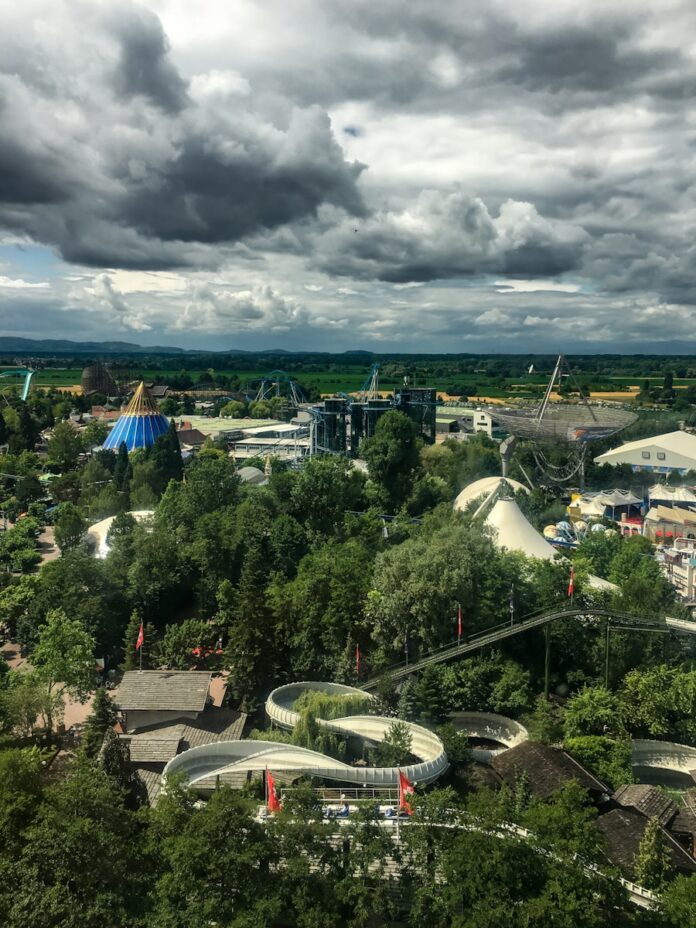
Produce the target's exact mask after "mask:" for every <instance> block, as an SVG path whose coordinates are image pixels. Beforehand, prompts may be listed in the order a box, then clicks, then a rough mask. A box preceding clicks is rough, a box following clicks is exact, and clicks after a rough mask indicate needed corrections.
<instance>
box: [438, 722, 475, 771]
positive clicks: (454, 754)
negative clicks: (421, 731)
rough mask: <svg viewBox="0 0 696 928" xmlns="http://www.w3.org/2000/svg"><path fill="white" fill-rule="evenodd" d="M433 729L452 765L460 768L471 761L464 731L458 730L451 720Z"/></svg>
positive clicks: (467, 740)
mask: <svg viewBox="0 0 696 928" xmlns="http://www.w3.org/2000/svg"><path fill="white" fill-rule="evenodd" d="M435 731H436V734H437V735H438V736H439V738H440V740H441V741H442V743H443V744H444V746H445V753H446V754H447V759H448V760H449V762H450V764H451V765H452V766H453V767H455V768H461V767H465V766H466V765H467V764H470V763H471V761H472V759H473V755H472V753H471V748H470V747H469V739H468V737H467V735H466V732H463V731H459V730H458V729H457V728H455V727H454V725H453V724H452V723H451V722H447V723H446V724H445V725H439V726H438V727H437V728H436V730H435Z"/></svg>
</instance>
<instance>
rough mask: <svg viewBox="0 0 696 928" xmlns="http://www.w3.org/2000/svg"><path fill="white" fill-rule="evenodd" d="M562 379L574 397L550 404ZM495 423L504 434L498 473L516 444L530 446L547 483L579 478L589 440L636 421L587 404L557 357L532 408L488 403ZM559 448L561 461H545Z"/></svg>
mask: <svg viewBox="0 0 696 928" xmlns="http://www.w3.org/2000/svg"><path fill="white" fill-rule="evenodd" d="M564 378H566V379H567V380H569V381H570V382H571V383H572V384H573V386H574V387H575V389H576V390H577V392H578V395H579V401H578V402H577V403H563V404H552V403H551V395H552V393H553V392H554V389H560V387H561V385H562V383H563V380H564ZM486 411H487V412H488V413H489V414H490V416H491V417H492V418H493V419H495V421H496V422H498V423H500V425H501V426H502V427H503V428H504V429H505V430H506V431H507V432H509V434H510V437H509V438H507V439H505V441H504V442H503V443H502V444H501V447H500V454H501V457H502V460H503V476H507V470H508V467H509V464H510V459H511V457H512V454H513V452H514V451H515V449H516V447H517V445H518V443H519V442H524V443H527V444H530V445H531V447H532V454H533V456H534V461H535V463H536V465H537V467H538V468H539V470H540V471H541V473H542V474H543V475H544V476H545V477H546V479H547V480H548V481H549V482H551V483H559V484H560V483H567V482H568V481H569V480H571V479H572V478H573V477H574V476H575V475H576V474H579V477H580V482H581V484H582V482H583V476H584V467H585V459H586V456H587V451H588V448H589V446H590V444H591V443H592V442H593V441H598V440H599V439H602V438H609V437H610V436H611V435H614V434H615V433H616V432H620V431H621V429H624V428H626V427H627V426H629V425H631V424H632V423H633V422H635V420H636V419H637V416H636V414H635V413H633V412H630V411H629V410H626V409H618V408H614V409H608V408H606V407H599V406H592V405H591V404H590V403H589V402H588V400H587V398H586V397H585V396H584V395H583V392H582V389H581V388H580V385H579V384H578V382H577V381H576V379H575V377H574V375H573V372H572V371H571V369H570V367H569V365H568V362H567V361H566V359H565V357H564V356H563V355H562V354H561V355H559V356H558V359H557V361H556V365H555V367H554V369H553V373H552V374H551V378H550V380H549V382H548V385H547V387H546V391H545V393H544V397H543V399H542V401H541V403H540V404H539V405H538V406H537V407H531V408H527V409H501V408H500V407H496V406H493V407H488V408H487V410H486ZM559 448H561V449H564V450H565V452H566V461H565V462H564V463H563V464H560V465H559V464H555V463H553V462H552V461H551V460H550V456H549V455H550V450H551V449H554V450H556V451H558V450H559Z"/></svg>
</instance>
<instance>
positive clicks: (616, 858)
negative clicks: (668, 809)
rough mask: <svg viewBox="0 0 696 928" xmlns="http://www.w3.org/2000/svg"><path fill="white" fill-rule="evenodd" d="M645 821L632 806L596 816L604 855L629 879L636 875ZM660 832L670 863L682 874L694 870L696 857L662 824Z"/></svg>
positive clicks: (641, 814) (646, 823) (695, 868)
mask: <svg viewBox="0 0 696 928" xmlns="http://www.w3.org/2000/svg"><path fill="white" fill-rule="evenodd" d="M648 821H649V820H648V818H646V816H645V815H644V814H643V813H641V812H639V811H637V810H636V809H635V808H633V807H631V806H625V807H619V808H617V809H611V810H610V811H609V812H605V813H604V814H603V815H600V816H599V817H598V818H597V828H599V830H600V831H601V833H602V836H603V837H604V842H605V849H606V855H607V857H608V858H609V860H610V861H611V863H612V864H613V865H614V866H615V867H617V869H619V870H620V871H621V872H622V873H623V874H624V875H625V876H627V877H628V878H629V879H635V878H636V872H635V859H636V855H637V854H638V851H639V849H640V842H641V841H642V839H643V835H644V834H645V829H646V828H647V827H648ZM658 821H659V818H658ZM660 833H661V836H662V843H663V846H664V847H665V848H666V849H667V853H668V854H669V858H670V862H671V863H672V866H673V867H674V868H675V869H676V870H677V871H678V872H679V873H682V874H686V875H688V874H692V873H696V860H694V859H693V857H692V856H691V854H689V852H688V851H686V850H685V849H684V847H683V846H682V845H681V844H680V843H679V842H678V841H677V839H676V838H675V837H673V835H671V834H670V833H669V831H667V829H666V828H664V826H662V825H660Z"/></svg>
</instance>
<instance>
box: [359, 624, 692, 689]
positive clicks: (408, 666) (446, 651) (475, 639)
mask: <svg viewBox="0 0 696 928" xmlns="http://www.w3.org/2000/svg"><path fill="white" fill-rule="evenodd" d="M591 618H606V619H607V621H608V622H609V623H610V624H611V627H612V628H614V629H617V630H618V629H628V630H636V629H644V630H645V631H652V632H665V633H666V632H672V633H674V634H682V635H696V622H690V621H689V620H687V619H671V618H669V617H661V618H658V619H646V618H644V617H642V616H636V615H631V614H630V613H626V612H617V611H615V610H611V609H596V608H594V607H592V608H590V607H585V608H582V609H561V610H552V611H545V612H538V613H532V615H528V616H525V617H524V618H522V619H520V621H519V622H513V623H510V622H506V623H504V624H501V625H496V626H494V627H493V628H487V629H484V630H483V631H481V632H477V633H476V634H474V635H469V636H468V637H467V638H466V639H464V638H462V640H461V641H457V642H455V643H454V644H446V645H443V646H442V647H441V648H438V649H437V650H435V651H431V652H430V653H428V654H426V655H424V656H423V657H421V658H419V659H418V660H415V661H411V662H408V661H402V662H400V663H398V664H392V665H391V666H389V667H385V668H384V670H383V671H382V672H381V673H380V675H379V676H375V677H372V678H371V679H369V680H367V681H366V682H364V683H362V684H361V685H360V687H361V689H363V690H368V691H369V690H371V689H374V688H375V687H376V686H377V684H378V682H379V680H380V677H381V676H382V675H384V674H388V675H389V676H390V677H391V678H392V680H401V679H403V678H404V677H408V676H410V675H411V674H412V673H417V672H418V671H419V670H422V669H423V668H424V667H427V666H429V665H430V664H442V663H444V662H445V661H449V660H452V659H453V658H455V657H461V656H462V655H464V654H470V653H471V652H472V651H477V650H478V649H479V648H485V647H487V646H488V645H493V644H497V643H498V642H499V641H504V640H505V639H506V638H512V637H514V636H515V635H520V634H522V633H523V632H526V631H529V630H530V629H531V628H541V627H542V626H544V625H548V624H549V623H550V622H556V621H559V620H561V619H591Z"/></svg>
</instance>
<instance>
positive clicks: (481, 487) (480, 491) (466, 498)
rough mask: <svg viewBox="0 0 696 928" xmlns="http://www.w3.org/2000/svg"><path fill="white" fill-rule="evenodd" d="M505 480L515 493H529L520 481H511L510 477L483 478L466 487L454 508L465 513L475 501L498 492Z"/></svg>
mask: <svg viewBox="0 0 696 928" xmlns="http://www.w3.org/2000/svg"><path fill="white" fill-rule="evenodd" d="M503 480H505V482H506V483H508V484H509V485H510V487H511V488H512V489H513V490H514V491H515V492H517V491H518V490H524V492H525V493H529V488H528V487H526V486H524V484H522V483H520V482H519V481H518V480H510V478H509V477H482V478H481V479H480V480H474V482H473V483H470V484H469V486H467V487H464V489H463V490H462V492H461V493H460V494H459V496H458V497H457V498H456V499H455V501H454V508H455V509H458V510H459V511H460V512H463V511H464V510H465V509H466V507H467V506H468V505H469V503H471V502H472V501H473V500H475V499H479V497H481V496H488V494H489V493H492V492H493V490H497V488H498V487H499V486H500V484H501V483H502V482H503Z"/></svg>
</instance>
